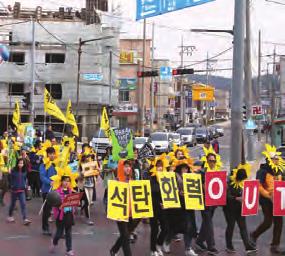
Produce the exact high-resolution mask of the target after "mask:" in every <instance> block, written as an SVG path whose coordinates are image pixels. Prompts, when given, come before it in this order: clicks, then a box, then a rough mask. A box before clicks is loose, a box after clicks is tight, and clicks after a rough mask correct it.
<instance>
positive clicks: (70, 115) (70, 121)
mask: <svg viewBox="0 0 285 256" xmlns="http://www.w3.org/2000/svg"><path fill="white" fill-rule="evenodd" d="M66 123H67V124H70V125H72V134H73V135H75V136H77V137H79V130H78V126H77V123H76V120H75V117H74V115H73V111H72V107H71V100H69V101H68V104H67V109H66Z"/></svg>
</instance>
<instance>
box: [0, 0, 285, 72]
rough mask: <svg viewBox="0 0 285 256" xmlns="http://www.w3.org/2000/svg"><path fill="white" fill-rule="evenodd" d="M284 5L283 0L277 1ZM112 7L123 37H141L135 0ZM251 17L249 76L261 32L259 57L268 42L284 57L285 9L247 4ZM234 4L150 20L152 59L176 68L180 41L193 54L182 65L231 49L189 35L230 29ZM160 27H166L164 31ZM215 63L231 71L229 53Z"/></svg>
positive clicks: (46, 1)
mask: <svg viewBox="0 0 285 256" xmlns="http://www.w3.org/2000/svg"><path fill="white" fill-rule="evenodd" d="M18 1H19V0H18ZM279 1H280V2H282V1H283V2H284V4H285V0H279ZM0 2H2V3H3V4H4V5H8V4H12V5H13V4H14V2H15V0H0ZM20 2H21V4H22V6H23V7H36V6H37V5H41V6H42V7H44V8H49V9H58V7H60V6H65V7H67V6H71V7H74V8H81V7H83V6H84V5H85V0H22V1H20ZM113 2H114V6H116V4H117V3H120V5H121V12H122V17H123V18H121V19H116V22H118V21H121V22H123V23H125V24H123V26H122V32H124V33H122V34H121V35H122V36H123V37H128V36H131V37H138V36H142V23H141V22H135V13H136V0H113ZM251 2H252V4H251V11H252V12H251V14H252V30H251V31H252V37H253V38H252V42H253V44H252V57H253V72H254V73H256V72H257V49H258V47H257V41H258V30H259V29H260V30H261V31H262V41H263V44H262V51H263V55H265V54H269V53H272V52H273V49H274V45H273V44H271V43H269V42H275V43H279V44H281V45H276V47H277V53H279V54H285V31H284V29H283V26H284V25H285V15H284V12H285V5H284V6H282V5H277V4H274V3H269V2H267V1H266V0H252V1H251ZM233 14H234V0H216V1H214V2H210V3H207V4H204V5H201V6H196V7H193V8H187V9H184V10H180V11H176V12H172V13H168V14H164V15H161V16H159V17H154V18H150V19H148V20H147V22H148V23H152V22H154V23H155V24H156V27H155V48H156V50H155V57H156V58H166V59H170V60H171V61H173V63H172V66H174V67H175V66H178V65H179V60H180V56H179V48H178V46H179V45H180V44H181V37H182V36H183V37H184V44H185V45H193V46H195V47H196V50H195V51H194V52H193V55H192V56H188V57H185V62H186V64H191V63H192V61H199V60H202V59H205V58H206V56H207V52H208V54H209V57H211V56H214V55H215V54H217V53H219V52H221V51H223V50H225V49H227V48H229V47H231V46H232V37H231V36H230V35H227V34H219V35H217V36H214V35H205V34H197V33H191V32H190V29H191V28H213V29H231V28H232V27H233V19H234V15H233ZM162 26H168V27H170V28H165V27H162ZM148 35H149V36H151V25H149V26H148ZM217 59H218V62H217V63H212V65H213V67H214V68H231V64H232V62H231V59H232V51H229V52H227V53H226V54H224V55H222V56H220V57H218V58H217ZM266 61H269V62H270V61H272V60H271V59H269V58H264V59H263V69H265V68H266ZM205 67H206V64H205V63H204V64H200V65H196V66H195V68H197V69H201V68H205ZM213 74H217V75H225V76H230V75H231V72H229V71H227V72H226V71H225V72H213Z"/></svg>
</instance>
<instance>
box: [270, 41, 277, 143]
mask: <svg viewBox="0 0 285 256" xmlns="http://www.w3.org/2000/svg"><path fill="white" fill-rule="evenodd" d="M275 71H276V46H274V52H273V70H272V81H271V95H272V97H271V144H272V145H273V144H274V131H275V127H274V118H275V107H276V106H275V90H276V87H275V80H274V79H275V74H276V72H275Z"/></svg>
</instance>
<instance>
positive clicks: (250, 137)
mask: <svg viewBox="0 0 285 256" xmlns="http://www.w3.org/2000/svg"><path fill="white" fill-rule="evenodd" d="M250 29H251V22H250V0H246V40H245V43H246V45H245V50H246V52H245V88H244V89H245V105H246V110H247V111H246V117H247V120H250V119H252V117H251V107H252V72H251V33H250ZM246 136H247V160H248V161H252V160H254V134H253V130H248V131H247V132H246Z"/></svg>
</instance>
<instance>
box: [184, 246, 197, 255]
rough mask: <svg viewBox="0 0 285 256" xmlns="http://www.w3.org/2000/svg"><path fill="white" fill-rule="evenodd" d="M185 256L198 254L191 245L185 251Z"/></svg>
mask: <svg viewBox="0 0 285 256" xmlns="http://www.w3.org/2000/svg"><path fill="white" fill-rule="evenodd" d="M185 256H198V254H197V253H196V252H195V251H194V250H193V248H191V247H190V248H189V249H187V250H186V251H185Z"/></svg>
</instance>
